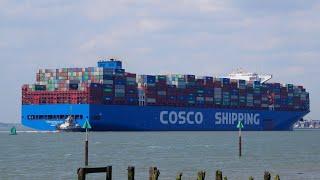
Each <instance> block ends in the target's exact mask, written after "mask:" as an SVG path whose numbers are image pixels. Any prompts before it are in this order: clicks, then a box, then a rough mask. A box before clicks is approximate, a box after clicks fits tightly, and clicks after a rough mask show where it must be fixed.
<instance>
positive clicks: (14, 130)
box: [10, 126, 17, 135]
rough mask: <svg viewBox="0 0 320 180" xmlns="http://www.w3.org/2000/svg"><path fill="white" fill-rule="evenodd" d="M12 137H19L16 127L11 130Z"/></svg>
mask: <svg viewBox="0 0 320 180" xmlns="http://www.w3.org/2000/svg"><path fill="white" fill-rule="evenodd" d="M10 135H17V129H16V127H14V126H13V127H12V128H11V129H10Z"/></svg>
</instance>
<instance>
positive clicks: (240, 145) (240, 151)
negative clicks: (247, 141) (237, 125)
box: [239, 130, 242, 157]
mask: <svg viewBox="0 0 320 180" xmlns="http://www.w3.org/2000/svg"><path fill="white" fill-rule="evenodd" d="M241 156H242V138H241V130H240V134H239V157H241Z"/></svg>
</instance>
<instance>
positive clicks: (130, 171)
mask: <svg viewBox="0 0 320 180" xmlns="http://www.w3.org/2000/svg"><path fill="white" fill-rule="evenodd" d="M128 180H134V167H133V166H129V167H128Z"/></svg>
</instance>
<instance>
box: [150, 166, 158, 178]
mask: <svg viewBox="0 0 320 180" xmlns="http://www.w3.org/2000/svg"><path fill="white" fill-rule="evenodd" d="M159 175H160V171H159V170H158V169H157V167H150V168H149V180H158V178H159Z"/></svg>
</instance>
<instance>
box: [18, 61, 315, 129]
mask: <svg viewBox="0 0 320 180" xmlns="http://www.w3.org/2000/svg"><path fill="white" fill-rule="evenodd" d="M270 78H271V76H268V75H259V74H257V73H243V72H239V73H234V74H231V75H230V76H229V78H216V77H212V76H195V75H190V74H170V75H137V74H135V73H130V72H126V71H125V69H123V68H122V62H121V61H118V60H114V59H110V60H102V61H99V62H98V66H97V67H87V68H61V69H40V70H39V71H38V72H37V73H36V82H35V83H34V84H26V85H23V86H22V115H23V117H22V123H23V124H24V125H26V126H29V127H32V128H35V129H43V130H48V129H50V130H53V129H54V127H56V125H58V124H61V123H63V120H64V119H66V117H67V115H70V114H72V115H74V118H75V119H77V120H78V121H79V122H80V123H81V122H82V121H83V119H88V120H90V122H92V123H93V126H94V130H233V129H234V128H233V127H232V125H233V124H234V122H235V121H237V120H243V121H244V122H248V123H247V124H248V126H247V130H288V129H291V125H292V124H293V123H294V122H293V121H298V120H299V119H300V118H302V117H303V116H304V115H305V114H307V113H308V112H309V109H310V107H309V104H310V100H309V93H308V92H307V91H306V89H305V88H304V87H303V86H297V85H293V84H280V83H269V82H267V81H269V80H270ZM115 108H116V109H115ZM40 110H41V111H40ZM124 113H129V114H133V115H134V116H131V119H129V117H125V116H124V115H123V114H124ZM212 118H214V119H212ZM98 119H99V120H98ZM213 121H214V122H215V125H214V126H212V124H210V122H211V123H212V122H213ZM258 121H259V123H257V122H258ZM159 122H160V124H159ZM200 122H201V123H200ZM217 122H218V123H217ZM219 122H220V124H219ZM251 122H254V123H253V124H252V123H251ZM54 124H56V125H54ZM245 124H246V123H245Z"/></svg>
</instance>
